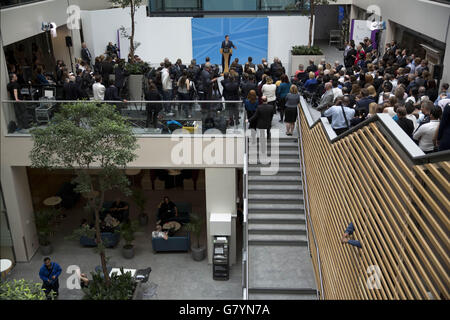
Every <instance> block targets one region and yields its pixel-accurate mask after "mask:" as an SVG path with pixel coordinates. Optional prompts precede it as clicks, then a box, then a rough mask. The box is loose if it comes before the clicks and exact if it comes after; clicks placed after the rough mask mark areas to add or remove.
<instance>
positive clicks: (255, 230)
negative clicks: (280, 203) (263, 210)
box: [248, 223, 306, 234]
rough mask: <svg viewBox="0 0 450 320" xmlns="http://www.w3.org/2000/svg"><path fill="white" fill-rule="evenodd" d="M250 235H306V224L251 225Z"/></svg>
mask: <svg viewBox="0 0 450 320" xmlns="http://www.w3.org/2000/svg"><path fill="white" fill-rule="evenodd" d="M248 232H249V234H306V225H305V224H300V223H297V224H286V223H279V224H274V223H270V224H269V223H250V224H249V226H248Z"/></svg>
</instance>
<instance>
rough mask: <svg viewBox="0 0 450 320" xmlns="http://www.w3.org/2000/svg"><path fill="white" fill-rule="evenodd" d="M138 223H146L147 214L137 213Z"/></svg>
mask: <svg viewBox="0 0 450 320" xmlns="http://www.w3.org/2000/svg"><path fill="white" fill-rule="evenodd" d="M139 224H140V225H141V226H146V225H147V224H148V215H146V214H141V215H139Z"/></svg>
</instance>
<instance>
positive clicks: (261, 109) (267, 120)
mask: <svg viewBox="0 0 450 320" xmlns="http://www.w3.org/2000/svg"><path fill="white" fill-rule="evenodd" d="M261 101H262V104H260V105H259V106H258V108H256V112H255V113H254V114H253V116H252V117H251V118H250V119H247V120H246V122H250V123H252V122H254V121H255V123H256V129H257V130H258V131H259V135H260V143H261V151H262V153H263V154H267V139H270V129H271V127H272V118H273V106H272V105H270V104H267V97H266V96H262V97H261ZM264 130H265V131H266V132H267V137H266V135H265V134H264ZM252 136H254V133H253V132H252ZM252 140H253V138H252Z"/></svg>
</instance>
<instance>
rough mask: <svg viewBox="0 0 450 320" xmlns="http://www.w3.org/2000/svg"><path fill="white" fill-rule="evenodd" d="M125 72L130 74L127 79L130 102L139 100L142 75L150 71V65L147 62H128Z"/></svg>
mask: <svg viewBox="0 0 450 320" xmlns="http://www.w3.org/2000/svg"><path fill="white" fill-rule="evenodd" d="M125 70H126V71H127V72H128V73H129V74H130V75H129V77H128V92H129V94H130V100H131V101H138V100H141V98H142V87H143V83H142V82H143V78H144V74H146V73H147V72H148V71H149V70H150V65H149V64H148V63H147V62H128V63H127V64H126V65H125Z"/></svg>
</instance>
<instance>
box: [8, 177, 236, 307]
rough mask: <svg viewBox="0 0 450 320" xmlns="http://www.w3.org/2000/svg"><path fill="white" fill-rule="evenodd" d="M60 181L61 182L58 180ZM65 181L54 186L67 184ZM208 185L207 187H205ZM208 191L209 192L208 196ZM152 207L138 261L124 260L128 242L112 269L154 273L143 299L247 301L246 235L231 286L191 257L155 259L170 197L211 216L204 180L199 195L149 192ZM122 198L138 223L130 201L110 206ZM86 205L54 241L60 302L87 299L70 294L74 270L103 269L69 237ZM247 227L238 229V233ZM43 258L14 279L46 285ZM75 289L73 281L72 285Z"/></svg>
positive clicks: (112, 253)
mask: <svg viewBox="0 0 450 320" xmlns="http://www.w3.org/2000/svg"><path fill="white" fill-rule="evenodd" d="M54 178H55V177H54ZM64 179H65V178H64V176H63V175H61V176H60V178H59V179H58V178H56V179H53V180H56V181H59V182H61V181H63V180H64ZM36 181H41V185H47V184H45V183H42V182H45V181H43V180H42V175H35V176H33V175H32V174H30V183H31V184H32V186H33V185H35V183H36ZM202 184H203V185H202ZM44 189H45V190H46V191H45V192H47V193H48V192H53V190H52V188H48V187H46V188H44ZM202 189H203V190H202ZM144 191H145V194H146V195H147V197H148V199H149V201H148V203H147V207H146V208H147V210H146V211H147V212H148V213H149V216H150V219H149V224H148V226H146V227H143V229H142V230H140V231H139V232H138V233H137V234H136V240H135V241H134V244H135V251H136V254H135V257H134V258H132V259H125V258H124V257H123V256H122V252H121V248H122V245H123V240H121V243H119V245H118V246H117V247H116V248H114V249H106V255H107V257H108V259H109V265H110V266H111V267H124V268H130V269H145V268H147V267H151V268H152V272H151V274H150V279H149V281H148V283H146V284H145V285H144V286H143V290H144V292H143V293H144V295H143V299H144V300H145V299H165V300H166V299H167V300H171V299H175V300H178V299H183V300H185V299H200V300H203V299H213V300H215V299H219V300H220V299H241V298H242V287H241V286H242V284H241V281H242V280H241V279H242V278H241V273H242V267H241V253H240V252H241V251H240V248H241V247H242V240H241V233H238V239H237V241H238V244H237V248H238V253H237V263H236V264H235V265H234V266H232V267H231V273H230V279H229V280H228V281H215V280H213V278H212V265H210V264H208V262H207V260H206V259H205V260H203V261H201V262H196V261H194V260H193V259H192V257H191V254H190V253H156V254H155V253H153V252H152V245H151V232H152V231H153V230H154V226H155V222H156V217H155V213H156V209H155V208H156V206H157V204H158V203H159V201H160V200H161V198H162V197H163V196H164V195H168V196H169V197H170V198H171V199H172V200H173V201H180V202H187V201H189V202H191V203H192V207H193V208H192V210H193V212H195V213H197V214H206V209H205V205H204V204H205V192H204V182H202V177H200V178H199V186H198V190H197V191H194V190H184V189H182V188H174V189H169V190H144ZM45 196H46V194H44V193H41V194H38V193H37V192H36V188H35V192H34V194H33V197H34V200H35V201H38V202H40V201H42V198H43V197H45ZM117 197H120V198H121V199H123V200H126V201H128V202H129V203H130V204H131V205H130V216H131V218H136V217H137V210H136V208H135V206H134V205H133V202H132V200H131V199H129V198H124V197H122V196H121V195H120V193H117V192H109V193H108V194H107V197H106V200H114V199H115V198H117ZM83 205H84V201H83V200H80V202H79V203H78V204H77V206H76V207H75V208H73V209H70V210H68V211H67V212H66V215H67V217H66V218H65V219H63V220H61V224H60V225H59V226H58V227H57V230H56V232H55V236H54V237H52V239H51V240H52V244H53V247H54V250H53V253H52V254H51V255H50V257H51V258H52V260H53V261H56V262H58V263H59V264H60V265H61V267H62V268H63V273H62V274H61V276H60V299H61V300H72V299H81V298H82V296H83V293H82V291H81V290H77V289H72V290H71V289H68V286H67V281H68V279H69V278H70V276H71V273H67V270H68V268H69V267H70V266H78V267H79V268H80V269H81V272H84V273H88V274H89V273H90V272H91V271H93V270H94V269H95V267H96V266H98V265H99V264H100V258H99V256H98V254H96V253H95V252H94V249H92V248H84V247H81V246H80V244H79V242H78V241H71V240H66V239H65V237H66V236H69V235H70V234H71V233H72V230H73V229H75V228H76V227H77V226H78V225H79V223H80V220H81V219H82V218H84V217H86V218H87V214H86V213H85V212H84V210H83ZM241 230H242V227H239V226H238V231H241ZM203 233H204V234H203V237H202V239H203V240H202V243H204V242H205V241H206V236H205V232H203ZM43 258H44V257H43V255H42V254H41V253H40V251H37V252H36V253H35V255H34V256H33V258H32V259H31V261H30V262H27V263H17V264H16V265H15V267H14V269H13V270H12V271H11V273H10V274H9V275H8V279H20V278H24V279H27V280H32V281H36V282H40V279H39V275H38V273H39V268H40V267H41V265H42V259H43ZM69 284H70V281H69Z"/></svg>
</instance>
